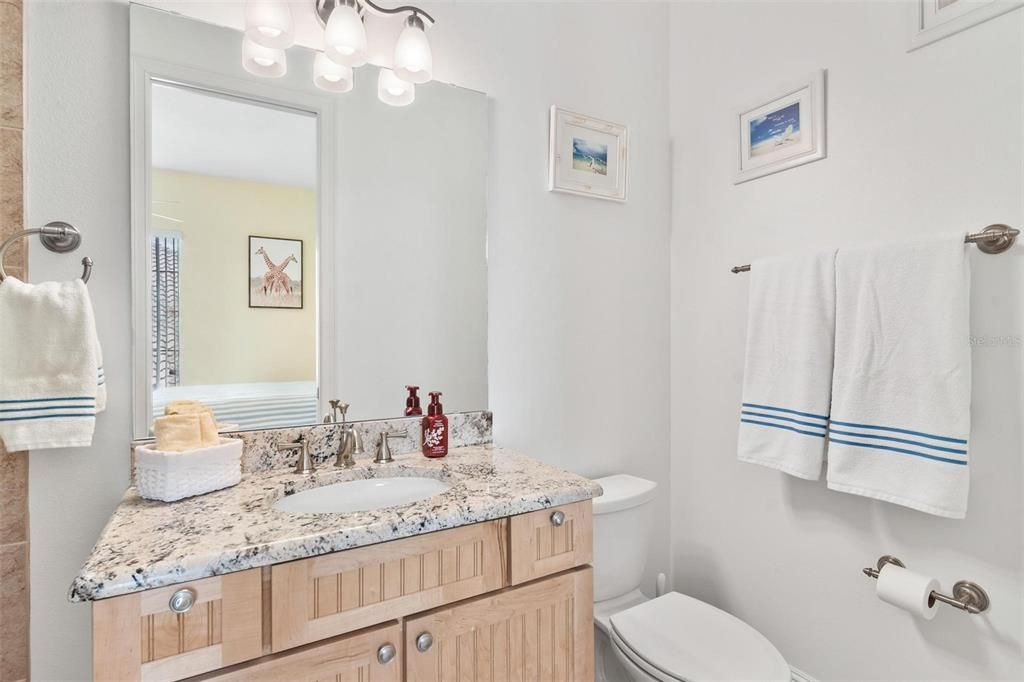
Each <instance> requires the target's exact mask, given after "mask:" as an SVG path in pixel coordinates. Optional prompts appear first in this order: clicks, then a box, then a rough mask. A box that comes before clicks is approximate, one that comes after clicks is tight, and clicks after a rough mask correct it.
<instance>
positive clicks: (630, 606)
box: [594, 474, 792, 682]
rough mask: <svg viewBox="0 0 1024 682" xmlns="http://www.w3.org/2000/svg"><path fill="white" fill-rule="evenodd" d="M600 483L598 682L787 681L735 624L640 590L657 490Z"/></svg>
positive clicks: (696, 605)
mask: <svg viewBox="0 0 1024 682" xmlns="http://www.w3.org/2000/svg"><path fill="white" fill-rule="evenodd" d="M597 482H598V483H600V484H601V487H602V488H604V495H602V496H601V497H598V498H595V499H594V624H595V626H596V628H597V632H596V633H595V634H596V635H597V641H596V654H597V666H596V674H597V680H598V682H625V680H627V679H629V680H633V681H634V682H676V681H683V682H705V681H707V682H726V681H728V682H741V681H746V680H750V681H753V680H756V681H757V682H790V680H791V679H792V674H791V672H790V669H789V665H787V664H786V661H785V659H784V658H783V657H782V655H781V654H780V653H779V652H778V650H777V649H776V648H775V647H774V646H772V643H771V642H769V641H768V640H767V639H766V638H765V637H764V635H762V634H761V633H760V632H758V631H757V630H755V629H754V628H752V627H751V626H749V625H747V624H746V623H744V622H743V621H741V620H740V619H739V618H736V617H735V616H732V615H730V614H728V613H726V612H725V611H722V610H720V609H717V608H715V607H714V606H711V605H710V604H705V603H704V602H702V601H700V600H698V599H694V598H692V597H687V596H686V595H684V594H680V593H678V592H669V593H667V594H663V595H661V596H660V597H657V598H655V599H648V598H647V597H646V596H644V595H643V594H642V593H641V592H640V589H639V588H640V583H641V580H642V576H643V573H644V567H645V566H644V565H645V563H646V558H647V552H648V549H649V546H650V543H651V541H652V539H653V537H652V536H653V533H652V528H653V523H652V521H653V519H652V515H653V513H654V508H653V505H652V504H651V502H652V501H653V500H654V496H655V488H656V487H657V484H656V483H655V482H653V481H647V480H645V479H642V478H637V477H635V476H628V475H625V474H616V475H614V476H607V477H605V478H600V479H597ZM609 650H610V652H611V654H613V656H609ZM615 661H618V664H616V663H615ZM619 666H621V668H619ZM623 675H625V676H626V677H625V678H624V677H623Z"/></svg>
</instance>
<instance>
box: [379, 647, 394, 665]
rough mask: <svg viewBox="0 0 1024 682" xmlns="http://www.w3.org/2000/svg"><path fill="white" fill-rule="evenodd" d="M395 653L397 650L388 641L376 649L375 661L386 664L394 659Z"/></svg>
mask: <svg viewBox="0 0 1024 682" xmlns="http://www.w3.org/2000/svg"><path fill="white" fill-rule="evenodd" d="M396 653H397V650H396V649H395V645H394V644H392V643H391V642H388V643H387V644H384V645H383V646H381V648H379V649H377V662H378V663H380V664H381V665H387V664H388V663H390V662H391V661H393V660H394V659H395V654H396Z"/></svg>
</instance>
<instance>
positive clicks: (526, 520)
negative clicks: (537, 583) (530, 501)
mask: <svg viewBox="0 0 1024 682" xmlns="http://www.w3.org/2000/svg"><path fill="white" fill-rule="evenodd" d="M591 507H592V505H591V502H590V500H585V501H583V502H576V503H575V504H566V505H562V506H561V507H553V508H551V509H541V510H539V511H535V512H530V513H528V514H520V515H518V516H513V517H511V518H510V525H511V539H512V562H511V571H510V573H511V583H512V584H513V585H518V584H519V583H524V582H526V581H528V580H534V579H536V578H540V577H542V576H545V575H551V574H553V573H558V572H559V571H564V570H566V569H569V568H572V567H573V566H582V565H584V564H589V563H590V562H591V561H593V557H594V544H593V534H592V532H591V526H592V524H591V518H590V513H591Z"/></svg>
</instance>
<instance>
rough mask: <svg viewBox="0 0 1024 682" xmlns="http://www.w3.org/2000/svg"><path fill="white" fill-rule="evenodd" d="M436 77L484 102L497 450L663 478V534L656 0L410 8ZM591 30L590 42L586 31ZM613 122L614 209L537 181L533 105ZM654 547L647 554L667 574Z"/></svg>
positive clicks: (661, 135)
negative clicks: (624, 190) (625, 160)
mask: <svg viewBox="0 0 1024 682" xmlns="http://www.w3.org/2000/svg"><path fill="white" fill-rule="evenodd" d="M425 7H426V8H427V10H428V11H431V12H433V13H435V16H437V17H438V24H437V26H436V27H435V28H433V29H431V44H432V46H434V59H435V68H436V71H437V74H436V75H437V77H438V78H441V79H442V80H448V81H451V82H455V83H459V84H460V85H464V86H466V87H471V88H479V89H481V90H484V91H486V92H487V94H488V96H490V97H491V98H492V112H491V127H490V144H491V147H490V149H491V151H490V157H491V160H492V163H491V165H490V167H489V168H488V173H489V175H488V202H487V231H488V252H489V257H488V276H489V281H488V317H489V334H488V343H489V352H488V368H489V382H488V383H489V393H490V407H491V409H492V410H493V411H494V433H495V440H496V442H497V443H498V444H499V445H503V446H507V447H511V448H515V449H517V450H519V451H521V452H524V453H526V454H529V455H531V456H533V457H537V458H539V459H542V460H544V461H547V462H550V463H553V464H556V465H558V466H561V467H564V468H566V469H569V470H571V471H575V472H577V473H581V474H584V475H588V476H601V475H606V474H610V473H614V472H628V473H632V474H635V475H638V476H644V477H647V478H650V479H653V480H655V481H658V482H659V483H661V484H662V486H663V487H662V491H661V492H662V494H661V496H660V498H659V500H658V505H659V508H658V514H657V518H658V527H657V528H656V532H657V533H658V535H657V536H656V537H667V534H668V527H669V518H668V513H669V505H668V500H669V490H668V486H667V483H668V475H669V471H668V466H669V464H668V416H669V410H668V398H669V395H668V282H669V275H668V264H669V263H668V253H667V252H668V243H669V194H668V192H669V172H670V161H669V149H668V93H667V89H666V87H665V84H666V82H667V79H668V69H667V65H668V28H667V27H668V7H667V5H665V4H655V3H603V2H602V3H529V2H522V3H520V2H516V3H489V2H488V3H459V4H447V3H435V4H430V5H425ZM590 37H592V38H593V39H594V40H593V44H590V43H589V41H588V38H590ZM552 104H557V105H559V106H563V107H566V108H569V109H572V110H574V111H581V112H587V113H590V114H593V115H595V116H599V117H601V118H605V119H608V120H611V121H616V122H623V123H626V124H628V125H629V127H630V128H629V143H630V165H629V200H628V201H627V202H626V203H624V204H618V203H614V202H608V201H602V200H598V199H589V198H585V197H576V196H572V195H567V194H558V193H551V192H547V191H545V186H546V169H547V126H548V108H549V107H550V106H551V105H552ZM668 559H669V555H668V546H667V543H657V545H656V546H655V547H653V548H652V552H651V557H650V560H649V562H648V563H649V571H648V573H649V574H650V575H649V579H648V581H647V583H646V584H645V586H644V587H645V589H646V590H647V591H653V576H654V574H656V573H657V572H659V571H663V572H668V570H669V567H668Z"/></svg>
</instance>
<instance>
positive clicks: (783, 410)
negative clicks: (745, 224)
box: [738, 251, 835, 480]
mask: <svg viewBox="0 0 1024 682" xmlns="http://www.w3.org/2000/svg"><path fill="white" fill-rule="evenodd" d="M750 277H751V279H750V303H749V311H748V314H747V320H748V322H747V353H746V363H745V370H744V374H743V405H742V408H741V410H740V428H739V442H738V456H739V459H740V460H741V461H743V462H751V463H753V464H761V465H763V466H767V467H771V468H773V469H778V470H780V471H784V472H786V473H787V474H790V475H792V476H797V477H799V478H805V479H810V480H817V479H818V478H820V477H821V468H822V462H823V461H824V458H825V448H826V440H825V434H826V426H827V424H828V415H829V400H830V394H831V385H832V349H833V333H834V328H835V252H834V251H830V252H827V253H822V254H817V255H813V256H804V257H792V258H773V259H764V260H759V261H756V262H754V263H753V266H752V267H751V270H750Z"/></svg>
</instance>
